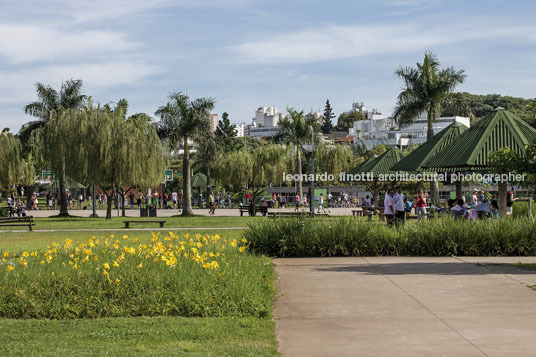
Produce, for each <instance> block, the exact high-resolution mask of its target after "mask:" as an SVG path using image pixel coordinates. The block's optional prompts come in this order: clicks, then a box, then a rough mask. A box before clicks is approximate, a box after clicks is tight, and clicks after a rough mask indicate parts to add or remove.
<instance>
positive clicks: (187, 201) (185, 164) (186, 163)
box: [182, 136, 194, 216]
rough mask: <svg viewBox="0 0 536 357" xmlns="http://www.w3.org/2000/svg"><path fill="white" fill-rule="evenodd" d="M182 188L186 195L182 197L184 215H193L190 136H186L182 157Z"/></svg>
mask: <svg viewBox="0 0 536 357" xmlns="http://www.w3.org/2000/svg"><path fill="white" fill-rule="evenodd" d="M182 178H183V180H184V181H183V183H182V190H183V192H184V196H183V199H182V216H191V215H193V214H194V211H193V210H192V187H191V185H190V148H189V147H188V137H187V136H186V137H184V155H183V158H182Z"/></svg>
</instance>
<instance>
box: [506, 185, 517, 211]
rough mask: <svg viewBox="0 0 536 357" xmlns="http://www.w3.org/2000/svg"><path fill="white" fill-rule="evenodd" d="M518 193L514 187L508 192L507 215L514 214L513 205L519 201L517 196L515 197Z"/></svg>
mask: <svg viewBox="0 0 536 357" xmlns="http://www.w3.org/2000/svg"><path fill="white" fill-rule="evenodd" d="M515 194H516V188H515V187H512V190H511V191H508V193H507V194H506V215H507V216H511V215H512V206H513V205H514V202H515V201H517V198H516V197H514V196H515Z"/></svg>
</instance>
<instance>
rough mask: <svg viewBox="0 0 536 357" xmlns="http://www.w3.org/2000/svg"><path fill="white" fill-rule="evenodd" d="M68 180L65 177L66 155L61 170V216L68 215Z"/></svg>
mask: <svg viewBox="0 0 536 357" xmlns="http://www.w3.org/2000/svg"><path fill="white" fill-rule="evenodd" d="M66 186H67V182H66V177H65V157H63V158H62V159H61V170H60V214H59V215H60V216H68V215H69V212H68V211H67V187H66Z"/></svg>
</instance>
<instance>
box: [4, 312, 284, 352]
mask: <svg viewBox="0 0 536 357" xmlns="http://www.w3.org/2000/svg"><path fill="white" fill-rule="evenodd" d="M0 341H1V343H0V355H2V356H75V355H77V356H80V355H83V356H185V355H202V356H276V355H277V344H276V341H275V334H274V324H273V322H272V321H270V320H269V319H259V318H251V317H248V318H230V317H222V318H183V317H154V318H148V317H131V318H105V319H80V320H35V319H29V320H14V319H0Z"/></svg>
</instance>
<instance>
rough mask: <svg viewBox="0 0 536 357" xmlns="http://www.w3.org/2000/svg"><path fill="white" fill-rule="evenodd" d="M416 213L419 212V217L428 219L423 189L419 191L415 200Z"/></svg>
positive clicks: (419, 218)
mask: <svg viewBox="0 0 536 357" xmlns="http://www.w3.org/2000/svg"><path fill="white" fill-rule="evenodd" d="M415 213H417V219H418V220H419V221H420V220H421V219H423V218H424V219H426V199H425V198H424V194H423V193H422V190H418V191H417V199H416V201H415Z"/></svg>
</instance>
